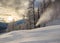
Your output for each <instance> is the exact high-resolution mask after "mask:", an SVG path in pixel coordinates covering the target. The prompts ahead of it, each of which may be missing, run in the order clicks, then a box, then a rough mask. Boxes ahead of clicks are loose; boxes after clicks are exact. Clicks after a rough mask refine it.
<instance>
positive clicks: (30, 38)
mask: <svg viewBox="0 0 60 43" xmlns="http://www.w3.org/2000/svg"><path fill="white" fill-rule="evenodd" d="M0 43H60V25H55V26H47V27H43V28H37V29H32V30H18V31H12V32H9V33H5V34H2V35H0Z"/></svg>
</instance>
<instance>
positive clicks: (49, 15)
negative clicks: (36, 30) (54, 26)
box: [36, 2, 60, 26]
mask: <svg viewBox="0 0 60 43" xmlns="http://www.w3.org/2000/svg"><path fill="white" fill-rule="evenodd" d="M59 4H60V2H55V4H54V3H53V4H52V5H49V6H48V7H47V8H46V10H45V11H44V12H43V14H42V15H41V17H40V18H39V20H38V21H37V23H36V26H38V25H41V24H44V23H47V22H49V21H52V20H54V19H56V18H58V16H59V18H60V14H59V12H60V10H59V9H60V6H59Z"/></svg>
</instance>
